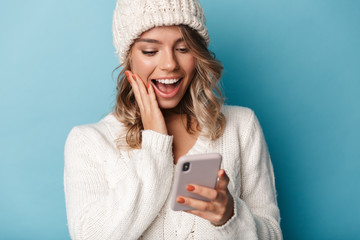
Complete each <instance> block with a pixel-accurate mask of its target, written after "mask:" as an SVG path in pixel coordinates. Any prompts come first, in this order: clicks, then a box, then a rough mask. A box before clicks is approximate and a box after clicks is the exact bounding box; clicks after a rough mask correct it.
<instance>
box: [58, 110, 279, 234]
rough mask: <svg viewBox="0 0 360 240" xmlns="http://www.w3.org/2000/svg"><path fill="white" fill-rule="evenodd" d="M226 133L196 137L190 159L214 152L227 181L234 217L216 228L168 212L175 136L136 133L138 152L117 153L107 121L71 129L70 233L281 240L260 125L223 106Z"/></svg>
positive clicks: (116, 131) (115, 132)
mask: <svg viewBox="0 0 360 240" xmlns="http://www.w3.org/2000/svg"><path fill="white" fill-rule="evenodd" d="M223 113H224V114H225V117H226V128H225V132H224V134H223V135H222V136H221V137H220V138H219V139H217V140H216V141H211V140H209V139H208V138H206V137H203V136H200V137H199V138H198V140H197V141H196V143H195V145H194V146H193V147H192V148H191V149H190V151H189V152H188V154H198V153H208V152H218V153H220V154H222V156H223V161H222V166H221V168H223V169H225V171H226V173H227V175H228V176H229V179H230V182H229V185H228V189H229V192H230V193H231V195H232V196H233V199H234V216H233V217H232V218H231V219H230V220H229V221H228V222H227V223H226V224H224V225H223V226H221V227H215V226H213V225H211V223H210V222H209V221H207V220H205V219H203V218H200V217H197V216H195V215H192V214H189V213H186V212H182V211H177V212H176V211H172V210H171V208H170V198H169V192H170V191H171V186H172V181H173V176H174V164H173V156H172V143H173V137H172V136H168V135H163V134H160V133H157V132H153V131H150V130H145V131H143V132H142V138H143V145H142V148H141V149H137V150H131V151H122V150H121V151H119V150H118V149H117V148H116V144H115V139H116V138H117V137H119V135H120V134H122V132H123V130H124V128H123V125H122V124H121V123H120V122H119V121H118V120H116V118H115V116H114V115H113V114H109V115H108V116H106V117H105V118H103V119H102V120H101V121H100V122H98V123H96V124H90V125H83V126H77V127H74V128H73V129H72V131H71V132H70V134H69V136H68V138H67V141H66V145H65V172H64V185H65V198H66V211H67V218H68V227H69V232H70V235H71V238H72V239H73V240H75V239H79V240H82V239H88V240H90V239H93V240H101V239H107V240H109V239H130V240H131V239H156V240H161V239H206V240H209V239H221V240H223V239H246V240H252V239H267V240H268V239H271V240H274V239H276V240H278V239H282V233H281V229H280V214H279V209H278V206H277V201H276V190H275V181H274V174H273V167H272V164H271V160H270V156H269V153H268V150H267V146H266V143H265V138H264V136H263V133H262V130H261V127H260V124H259V122H258V120H257V118H256V116H255V115H254V113H253V111H251V110H249V109H248V108H242V107H230V106H225V107H224V109H223Z"/></svg>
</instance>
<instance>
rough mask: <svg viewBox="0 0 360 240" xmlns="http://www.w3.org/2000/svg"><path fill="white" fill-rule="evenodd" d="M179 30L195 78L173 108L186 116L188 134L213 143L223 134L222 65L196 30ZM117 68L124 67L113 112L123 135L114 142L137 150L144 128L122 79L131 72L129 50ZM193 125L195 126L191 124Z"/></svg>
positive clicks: (184, 26) (130, 94) (132, 96)
mask: <svg viewBox="0 0 360 240" xmlns="http://www.w3.org/2000/svg"><path fill="white" fill-rule="evenodd" d="M179 29H180V31H181V33H182V35H183V38H184V41H185V43H186V45H187V47H188V48H189V50H190V52H191V53H192V54H193V56H194V57H195V59H196V61H195V62H196V63H195V74H194V77H193V79H192V81H191V83H190V85H189V87H188V89H187V91H186V93H185V94H184V96H183V98H182V100H181V101H180V103H179V105H178V106H177V107H176V112H177V113H179V114H185V115H186V119H187V121H186V129H187V132H188V133H190V134H194V133H202V135H203V136H206V137H208V138H210V139H211V140H216V139H218V138H219V137H220V136H221V135H222V134H223V132H224V128H225V121H226V120H225V116H224V114H223V113H222V112H221V108H222V105H223V102H224V101H223V97H222V93H221V90H220V89H221V88H220V84H219V82H220V78H221V74H222V70H223V66H222V64H221V63H220V61H218V60H216V58H215V56H214V54H213V53H212V52H211V51H210V50H209V49H208V48H207V45H206V42H205V41H204V39H203V38H202V37H201V36H200V35H199V34H198V33H197V32H196V31H195V30H193V29H191V28H190V27H188V26H186V25H180V26H179ZM130 49H131V48H130ZM120 67H123V68H122V70H121V72H120V74H119V75H118V78H117V87H116V90H117V96H116V104H115V108H114V113H115V117H116V118H117V119H118V120H119V121H120V122H121V123H123V125H124V127H125V129H126V132H125V133H124V134H123V135H122V136H120V137H119V138H118V139H117V147H118V148H119V149H122V148H127V149H128V148H135V149H139V148H141V141H142V139H141V131H142V130H143V129H144V128H143V125H142V121H141V115H140V110H139V107H138V104H137V102H136V100H135V95H134V93H133V91H132V88H131V85H130V84H129V82H128V81H127V80H126V76H125V71H127V70H131V50H130V52H129V54H128V55H127V57H126V59H125V61H124V63H123V64H122V65H120V66H119V67H118V68H120ZM118 68H116V69H118ZM116 69H115V70H116ZM192 122H195V123H196V124H191V123H192ZM194 125H195V126H196V127H194Z"/></svg>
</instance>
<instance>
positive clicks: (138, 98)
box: [125, 71, 144, 112]
mask: <svg viewBox="0 0 360 240" xmlns="http://www.w3.org/2000/svg"><path fill="white" fill-rule="evenodd" d="M125 75H126V77H127V79H128V81H129V83H130V84H131V87H132V89H133V91H134V95H135V99H136V102H137V104H138V105H139V108H140V112H143V110H144V105H143V101H142V98H141V94H140V88H139V85H140V86H141V84H139V83H138V82H137V81H136V77H135V75H134V74H132V73H131V72H130V71H126V72H125Z"/></svg>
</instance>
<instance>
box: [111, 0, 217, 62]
mask: <svg viewBox="0 0 360 240" xmlns="http://www.w3.org/2000/svg"><path fill="white" fill-rule="evenodd" d="M181 24H183V25H188V26H189V27H191V28H193V29H195V30H196V31H197V32H198V33H199V34H200V35H201V36H202V37H203V38H204V40H205V41H206V42H207V43H209V41H210V39H209V34H208V31H207V28H206V26H205V16H204V11H203V9H202V7H201V5H200V3H199V1H198V0H117V2H116V7H115V11H114V16H113V26H112V31H113V41H114V46H115V49H116V54H118V58H119V62H120V64H122V63H123V62H124V60H125V58H126V55H127V54H128V52H129V49H130V46H131V44H132V43H133V42H134V40H135V39H137V38H139V37H140V35H141V34H142V33H143V32H145V31H147V30H149V29H151V28H153V27H160V26H172V25H181Z"/></svg>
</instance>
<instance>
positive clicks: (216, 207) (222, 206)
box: [177, 169, 234, 225]
mask: <svg viewBox="0 0 360 240" xmlns="http://www.w3.org/2000/svg"><path fill="white" fill-rule="evenodd" d="M229 181H230V180H229V177H228V176H227V175H226V173H225V171H224V170H223V169H221V170H219V172H218V182H217V185H216V188H215V189H212V188H207V187H203V186H200V185H196V184H191V185H188V186H187V191H189V192H192V193H195V194H197V195H199V196H202V197H205V198H207V199H209V201H203V200H199V199H195V198H190V197H183V196H179V197H178V198H177V202H178V203H180V204H185V205H187V206H190V207H192V208H195V210H190V211H187V212H189V213H191V214H194V215H197V216H199V217H202V218H204V219H207V220H209V221H210V222H211V223H212V224H214V225H222V224H224V223H225V222H226V221H227V220H229V219H230V218H231V217H232V216H233V215H234V211H233V208H234V202H233V200H232V196H231V194H230V193H229V191H228V188H227V186H228V184H229Z"/></svg>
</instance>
